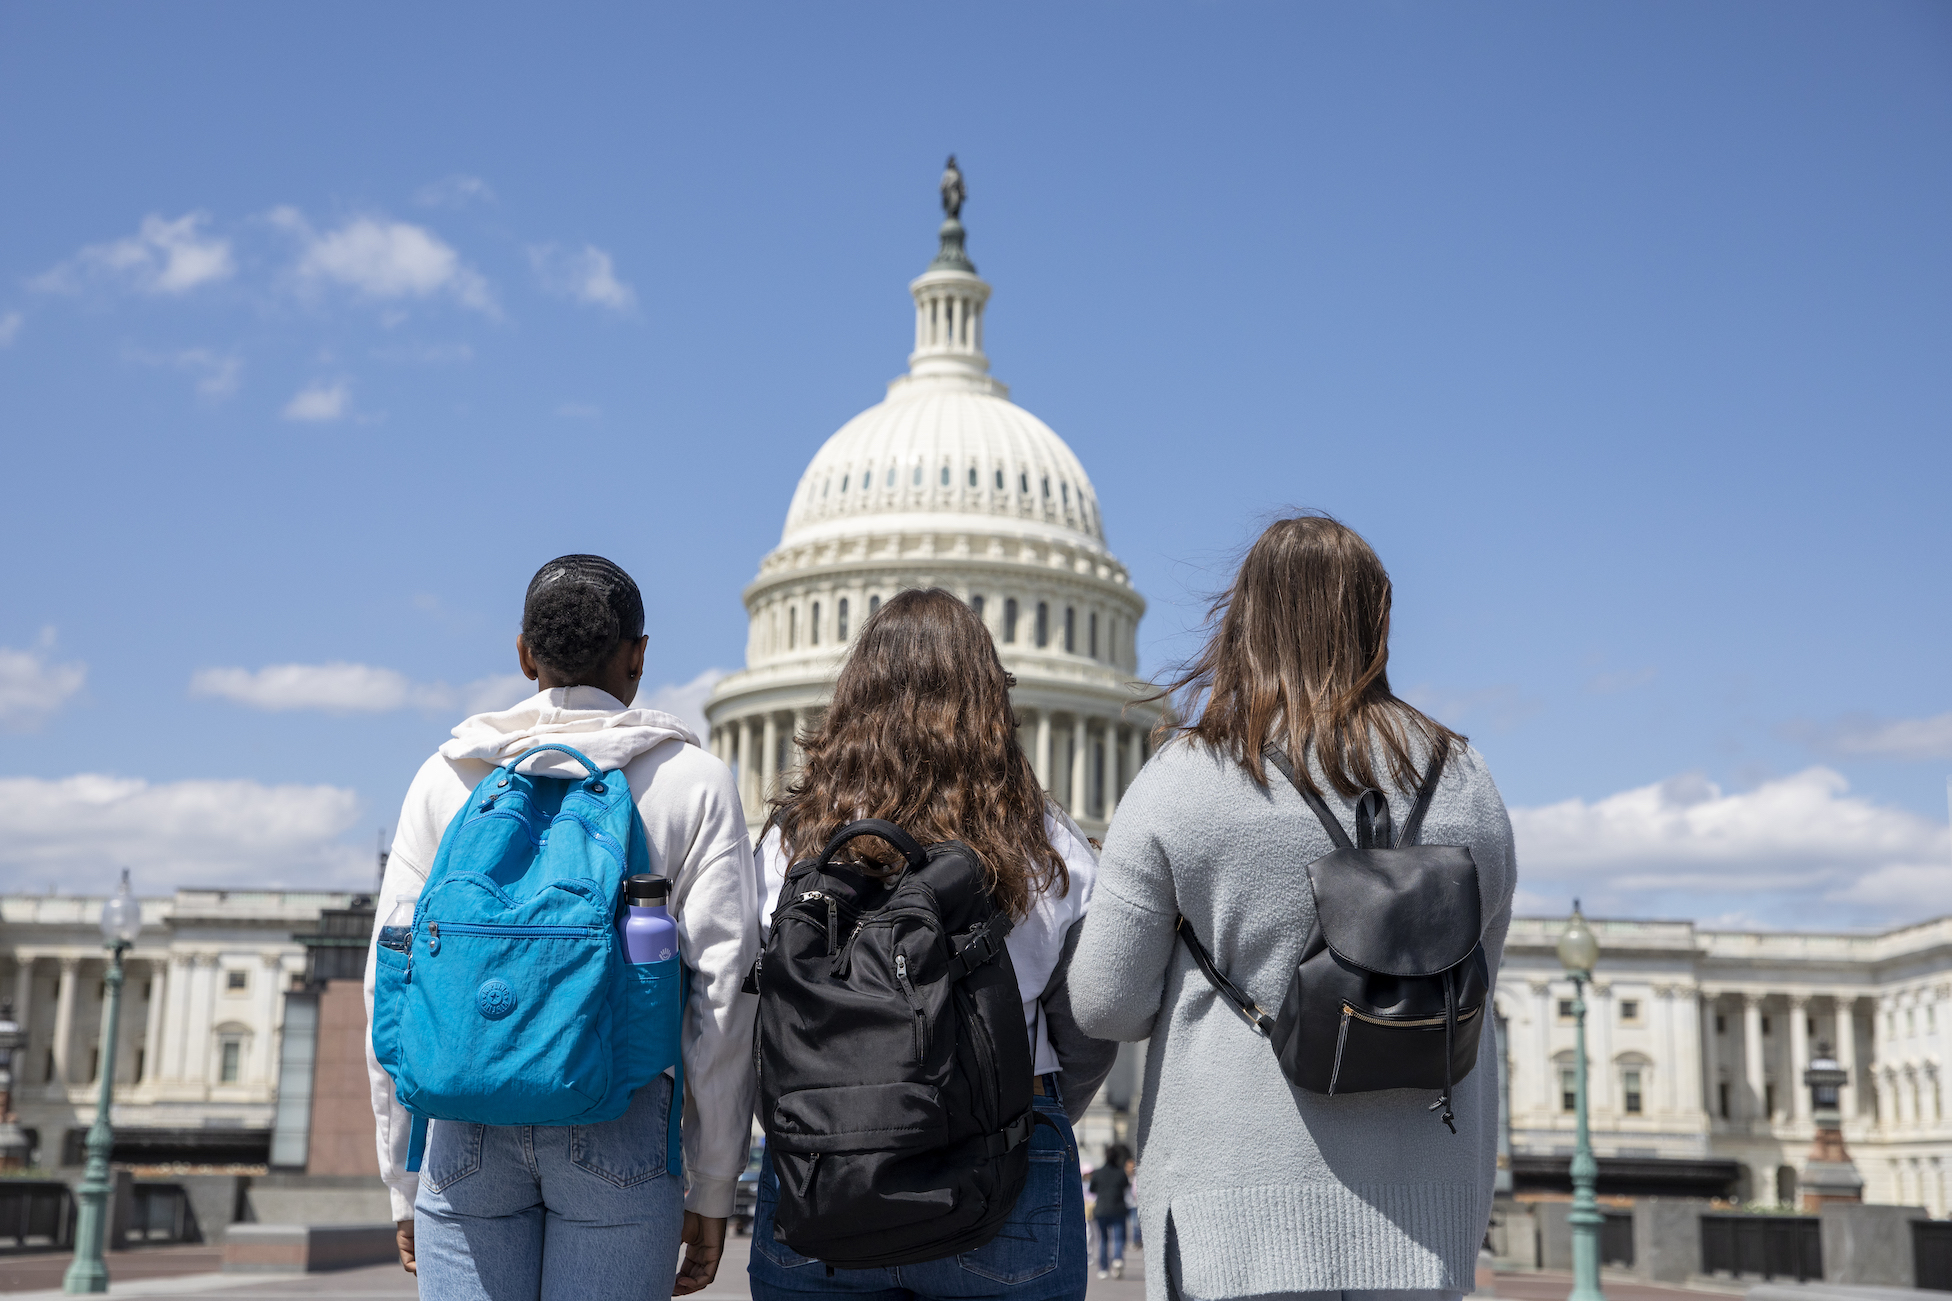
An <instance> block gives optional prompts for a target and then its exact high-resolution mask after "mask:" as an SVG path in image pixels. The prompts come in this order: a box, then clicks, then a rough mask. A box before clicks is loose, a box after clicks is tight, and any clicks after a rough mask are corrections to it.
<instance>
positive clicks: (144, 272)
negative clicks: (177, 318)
mask: <svg viewBox="0 0 1952 1301" xmlns="http://www.w3.org/2000/svg"><path fill="white" fill-rule="evenodd" d="M209 220H210V218H209V215H208V214H206V213H201V212H190V213H185V214H184V215H183V216H181V217H178V218H177V219H176V220H174V221H166V220H164V219H163V218H162V217H160V216H158V215H157V214H155V213H151V214H150V215H149V216H147V217H144V218H143V219H142V226H141V229H139V230H138V231H137V232H136V233H135V234H134V235H130V236H127V237H125V238H123V239H118V240H113V241H111V242H110V243H107V244H91V245H89V246H88V247H86V248H84V249H82V250H81V251H80V252H79V253H77V254H75V255H74V256H73V257H72V258H70V259H68V260H67V261H66V262H63V263H61V264H60V265H58V266H56V267H54V268H52V269H50V270H48V271H46V272H44V273H43V274H41V275H39V276H37V277H35V278H34V280H33V281H31V282H30V283H31V284H32V285H33V287H34V288H36V289H43V290H48V291H50V292H54V293H74V292H77V291H79V290H80V289H81V288H82V286H83V285H85V284H87V283H89V282H90V281H116V280H119V281H123V282H125V283H127V284H130V285H132V286H134V287H135V288H137V289H139V290H141V291H143V292H144V293H152V294H181V293H187V292H189V291H190V290H192V289H195V288H196V287H197V286H198V285H204V284H210V283H211V282H213V281H218V280H228V279H229V278H230V277H231V276H233V275H235V274H236V272H237V263H236V262H235V261H234V260H233V259H232V257H231V252H230V241H229V240H227V239H223V238H220V237H216V236H206V235H204V234H203V233H202V229H201V228H202V226H203V225H204V223H205V222H207V221H209Z"/></svg>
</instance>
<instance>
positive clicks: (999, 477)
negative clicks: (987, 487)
mask: <svg viewBox="0 0 1952 1301" xmlns="http://www.w3.org/2000/svg"><path fill="white" fill-rule="evenodd" d="M996 490H997V491H998V492H1002V491H1003V471H1001V470H998V471H997V472H996Z"/></svg>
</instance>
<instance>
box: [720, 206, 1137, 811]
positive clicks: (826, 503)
mask: <svg viewBox="0 0 1952 1301" xmlns="http://www.w3.org/2000/svg"><path fill="white" fill-rule="evenodd" d="M952 176H953V177H954V180H955V183H956V185H957V187H958V188H957V190H956V192H955V195H954V201H953V202H951V201H950V199H949V195H948V187H949V183H950V178H947V177H945V204H944V206H945V208H947V209H948V210H949V215H948V219H947V220H946V221H944V222H943V223H942V228H941V230H940V232H939V236H940V241H941V245H940V249H939V251H938V252H937V254H936V257H935V260H934V262H932V263H931V264H930V265H929V267H928V269H927V270H926V271H924V272H923V273H922V275H921V276H919V277H917V278H916V279H915V280H914V281H913V282H911V283H910V285H909V292H910V294H911V295H912V296H913V298H914V301H915V350H914V351H913V352H911V353H910V354H909V357H908V372H907V373H906V374H904V375H902V376H900V377H898V378H896V379H895V380H893V381H891V382H890V383H889V385H888V393H887V396H886V398H884V399H883V400H882V401H881V402H879V403H877V404H875V405H874V406H872V407H869V408H868V409H867V410H866V411H863V412H862V413H861V414H860V415H858V416H855V417H854V418H853V419H852V420H850V421H848V422H847V423H846V424H845V425H842V426H841V428H840V429H839V430H838V431H837V432H836V433H835V434H834V435H833V436H832V437H831V438H829V439H828V440H827V441H826V442H825V443H824V444H823V445H822V446H821V448H820V450H819V451H817V452H815V453H814V456H813V459H812V460H811V461H810V462H808V464H807V468H806V471H805V473H803V474H802V475H801V476H800V482H799V485H798V486H797V487H796V488H795V489H794V492H793V499H792V501H791V503H790V504H789V505H788V507H787V512H786V522H785V526H784V528H783V529H782V531H781V534H780V542H779V545H778V546H777V547H775V548H774V549H773V550H772V551H771V552H769V553H768V554H767V555H766V556H765V557H764V558H763V559H762V560H761V561H760V563H759V575H758V577H757V578H755V579H754V580H753V582H752V583H751V584H750V585H748V586H747V588H746V590H745V605H746V613H747V616H748V635H747V640H746V667H745V668H744V669H743V670H742V671H740V672H737V673H733V674H731V675H729V676H727V677H725V678H724V679H722V680H721V681H720V682H719V683H718V685H717V687H716V688H715V689H714V691H713V693H712V697H711V699H710V700H709V701H707V702H706V706H705V712H706V717H707V719H708V720H709V722H710V731H711V741H710V743H711V747H712V752H713V753H714V754H716V755H718V756H719V757H720V758H721V759H724V760H725V761H726V762H727V763H729V764H731V765H732V766H733V767H734V769H735V770H736V771H737V772H738V775H739V786H740V794H741V797H742V798H743V799H744V801H745V806H746V816H747V819H748V821H749V822H750V823H751V824H752V826H753V828H754V829H755V830H757V828H758V827H759V826H760V825H761V824H763V822H764V821H765V814H766V799H767V797H768V796H769V795H770V794H771V793H772V792H773V791H774V790H776V789H777V787H778V783H779V780H780V777H781V776H782V774H785V773H788V772H789V771H790V769H791V768H792V766H793V764H794V763H796V762H797V758H798V751H797V748H796V746H795V744H794V738H795V737H796V736H798V735H799V734H801V733H802V732H803V731H804V730H805V729H806V728H807V727H808V726H809V725H810V724H812V723H813V722H815V721H817V719H818V717H819V714H820V712H821V710H823V709H824V708H825V705H826V701H827V699H828V696H829V693H830V691H831V688H832V684H833V679H834V675H835V673H836V672H837V671H838V670H839V667H840V662H841V660H842V658H843V657H844V656H845V655H846V653H847V647H848V645H849V642H850V640H851V638H852V635H853V634H854V633H855V632H857V631H858V630H859V628H860V621H861V620H862V619H863V618H865V617H866V616H867V615H868V614H870V613H872V612H873V611H874V610H875V609H877V608H878V607H879V606H880V604H881V601H882V599H883V597H884V596H889V595H892V594H893V593H895V592H898V591H900V590H902V589H903V588H906V587H943V588H947V589H948V590H950V591H952V592H954V593H955V594H956V595H957V596H959V597H961V598H962V599H963V600H964V601H966V602H967V603H968V604H969V605H970V607H971V608H972V609H974V610H975V611H976V613H977V614H978V615H979V616H981V618H982V619H983V621H984V623H985V624H986V625H987V626H988V627H989V630H990V635H991V636H992V637H994V638H995V639H996V643H997V650H998V652H999V653H1000V654H1001V656H1002V658H1003V662H1004V665H1005V667H1006V668H1008V669H1009V671H1010V672H1012V673H1014V674H1015V675H1016V677H1017V688H1016V690H1015V691H1014V692H1013V693H1012V701H1013V703H1014V705H1015V707H1016V710H1017V716H1018V720H1019V722H1020V724H1021V726H1022V727H1023V729H1024V735H1023V743H1024V748H1025V750H1026V751H1027V752H1028V753H1029V754H1030V755H1031V761H1032V763H1033V765H1034V766H1035V767H1036V770H1037V775H1038V778H1039V780H1040V781H1042V782H1043V783H1044V787H1045V789H1046V790H1047V791H1048V792H1050V794H1051V796H1052V797H1053V798H1054V799H1056V800H1057V801H1058V802H1059V803H1060V804H1061V805H1063V807H1065V808H1066V809H1067V810H1069V811H1070V812H1071V814H1072V816H1073V817H1074V818H1075V819H1076V820H1077V821H1078V822H1079V823H1080V825H1082V826H1083V827H1084V828H1085V829H1086V830H1087V831H1088V832H1091V833H1092V834H1101V833H1102V831H1103V829H1104V827H1105V826H1106V824H1107V823H1108V822H1109V821H1110V819H1111V814H1112V810H1113V809H1114V808H1115V807H1116V806H1117V803H1118V798H1119V796H1120V794H1122V793H1123V791H1124V789H1125V787H1126V786H1127V785H1129V784H1130V782H1131V780H1132V777H1133V776H1134V775H1135V774H1136V773H1137V771H1138V768H1139V765H1140V764H1141V763H1143V762H1144V761H1145V758H1146V755H1147V754H1148V753H1149V751H1148V748H1147V747H1148V743H1147V740H1146V734H1147V733H1148V732H1149V730H1150V728H1151V726H1152V724H1153V723H1154V722H1155V721H1157V718H1158V710H1157V708H1156V707H1155V706H1151V705H1142V704H1138V703H1136V701H1137V698H1138V696H1140V695H1141V694H1143V691H1142V684H1139V683H1136V682H1135V681H1134V678H1135V677H1136V676H1137V671H1138V657H1137V650H1136V647H1137V633H1138V625H1139V619H1140V617H1141V616H1142V615H1143V614H1144V613H1145V600H1144V598H1142V597H1141V596H1140V595H1139V594H1138V593H1137V592H1135V591H1133V590H1132V587H1131V582H1130V579H1129V577H1128V576H1127V574H1126V572H1125V567H1124V566H1123V565H1122V564H1120V563H1119V562H1118V559H1117V558H1116V557H1115V556H1113V555H1112V553H1111V552H1110V551H1109V550H1108V549H1107V548H1106V546H1105V530H1104V521H1103V519H1102V517H1101V516H1100V513H1099V503H1098V494H1097V492H1096V490H1095V489H1093V488H1092V486H1091V479H1090V476H1088V475H1087V474H1086V473H1085V470H1084V466H1083V465H1082V464H1081V463H1080V462H1079V461H1078V458H1077V456H1076V454H1075V453H1073V452H1072V451H1071V449H1070V448H1069V447H1068V446H1067V445H1066V444H1065V442H1064V440H1063V439H1062V438H1059V437H1058V436H1057V434H1056V433H1055V432H1053V431H1052V429H1051V428H1050V426H1049V425H1046V424H1045V423H1044V422H1043V421H1041V420H1039V419H1038V418H1037V417H1036V416H1034V415H1032V414H1031V413H1030V412H1028V411H1026V410H1024V409H1023V408H1022V407H1020V406H1017V405H1016V404H1015V403H1013V402H1011V401H1010V391H1009V389H1008V387H1007V386H1005V385H1004V384H1002V383H1001V382H999V381H998V380H996V379H995V378H993V377H992V376H991V375H990V373H989V358H988V356H987V355H986V354H985V352H984V350H983V317H984V311H985V309H986V307H987V306H988V303H989V297H990V287H989V285H988V284H987V283H986V282H985V281H983V280H982V279H980V278H979V277H978V276H977V275H976V268H975V266H974V264H972V263H971V262H970V260H969V258H968V255H967V253H966V252H965V251H964V232H963V227H962V224H961V222H960V220H959V210H960V206H961V203H960V197H961V192H960V188H959V187H960V175H959V174H956V173H952Z"/></svg>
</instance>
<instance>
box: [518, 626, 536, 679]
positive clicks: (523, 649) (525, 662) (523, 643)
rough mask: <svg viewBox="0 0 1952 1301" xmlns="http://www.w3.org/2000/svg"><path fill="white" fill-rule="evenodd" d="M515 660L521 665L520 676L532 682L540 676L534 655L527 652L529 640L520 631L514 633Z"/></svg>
mask: <svg viewBox="0 0 1952 1301" xmlns="http://www.w3.org/2000/svg"><path fill="white" fill-rule="evenodd" d="M515 662H516V663H517V664H519V665H521V667H522V676H523V677H525V678H527V679H528V680H529V681H531V682H534V681H536V680H537V679H538V678H540V677H541V676H542V670H541V669H539V668H537V667H536V663H535V656H533V655H531V654H529V642H528V639H527V638H526V637H524V636H523V635H522V634H521V633H519V632H518V633H516V634H515Z"/></svg>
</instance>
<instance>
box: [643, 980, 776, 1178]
mask: <svg viewBox="0 0 1952 1301" xmlns="http://www.w3.org/2000/svg"><path fill="white" fill-rule="evenodd" d="M756 966H757V964H755V968H756ZM690 988H691V972H689V971H687V970H686V969H685V964H684V963H682V962H680V963H679V964H678V1016H679V1017H680V1018H682V1017H683V1016H684V1014H685V1002H686V999H687V991H688V990H690ZM684 1131H685V1053H684V1048H683V1047H682V1046H680V1047H679V1049H678V1060H677V1061H675V1062H673V1063H672V1064H671V1110H670V1111H668V1112H666V1113H665V1116H664V1172H665V1173H666V1174H668V1175H670V1176H671V1177H672V1178H673V1179H680V1180H681V1179H683V1178H684V1177H685V1143H684Z"/></svg>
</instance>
